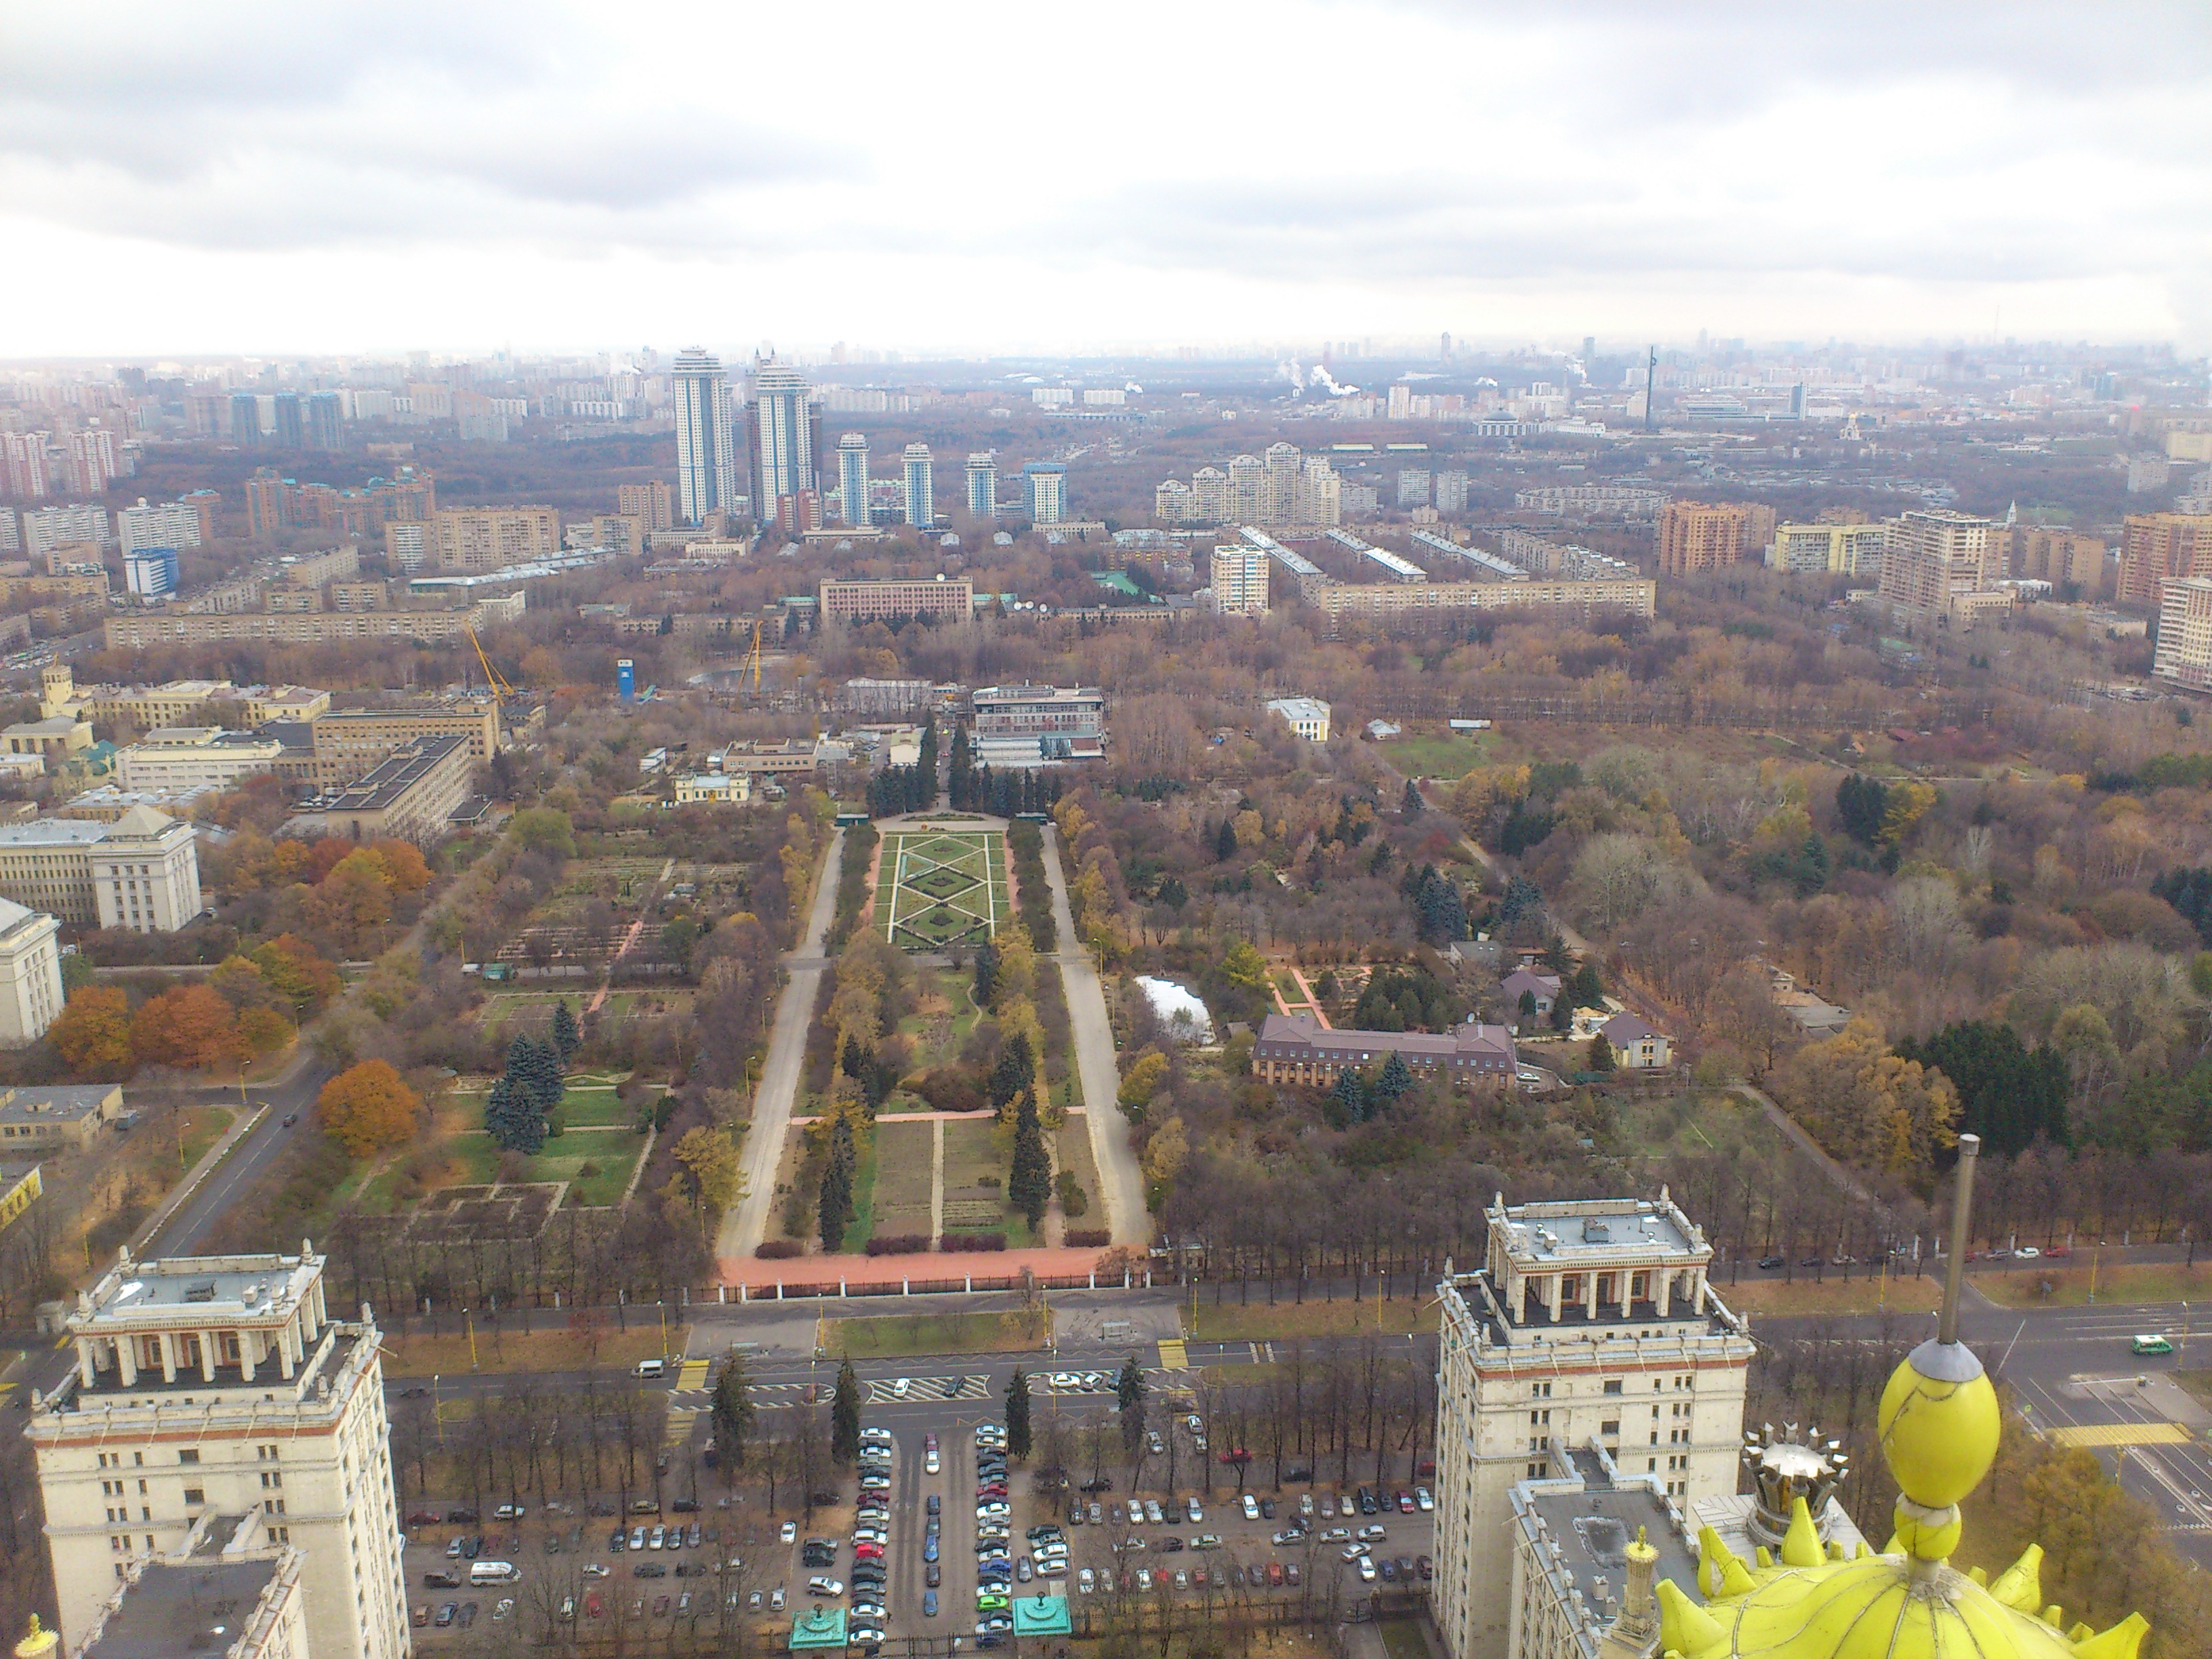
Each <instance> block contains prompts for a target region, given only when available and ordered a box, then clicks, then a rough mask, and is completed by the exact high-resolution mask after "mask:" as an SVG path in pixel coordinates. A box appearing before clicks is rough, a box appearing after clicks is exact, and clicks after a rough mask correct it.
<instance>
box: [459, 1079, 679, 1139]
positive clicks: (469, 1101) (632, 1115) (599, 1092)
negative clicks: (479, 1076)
mask: <svg viewBox="0 0 2212 1659" xmlns="http://www.w3.org/2000/svg"><path fill="white" fill-rule="evenodd" d="M488 1093H489V1091H486V1090H482V1089H456V1090H454V1091H453V1099H454V1100H455V1101H457V1102H461V1103H465V1105H466V1106H467V1109H468V1118H467V1122H466V1127H470V1128H481V1127H483V1109H484V1099H485V1097H486V1095H487V1094H488ZM636 1117H637V1115H636V1112H635V1110H634V1109H632V1108H630V1107H628V1106H625V1105H623V1103H622V1102H621V1101H620V1100H618V1099H617V1098H616V1097H615V1087H614V1085H612V1084H611V1083H606V1084H600V1083H574V1084H571V1085H568V1089H567V1090H566V1091H563V1093H562V1096H561V1119H562V1122H564V1123H566V1124H567V1125H568V1127H570V1128H572V1129H583V1128H592V1127H605V1128H621V1129H628V1128H629V1127H630V1126H631V1125H632V1124H633V1123H635V1121H636Z"/></svg>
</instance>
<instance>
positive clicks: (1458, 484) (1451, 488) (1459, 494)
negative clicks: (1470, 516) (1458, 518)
mask: <svg viewBox="0 0 2212 1659" xmlns="http://www.w3.org/2000/svg"><path fill="white" fill-rule="evenodd" d="M1466 511H1467V474H1466V473H1464V472H1439V473H1437V512H1439V513H1464V512H1466Z"/></svg>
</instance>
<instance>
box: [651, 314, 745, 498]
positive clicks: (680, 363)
mask: <svg viewBox="0 0 2212 1659" xmlns="http://www.w3.org/2000/svg"><path fill="white" fill-rule="evenodd" d="M670 375H671V386H672V390H673V392H674V393H675V399H676V495H677V507H678V510H679V511H680V512H681V513H683V515H684V523H686V524H703V523H705V522H706V520H707V515H708V513H726V512H727V511H728V510H729V508H730V503H731V501H732V498H733V497H734V496H735V495H737V489H738V486H737V457H736V450H735V447H734V445H735V439H734V436H733V435H732V431H731V427H730V383H729V381H728V380H727V379H726V378H725V377H724V375H723V374H722V360H721V359H720V358H719V357H717V356H714V353H712V352H710V351H702V350H701V349H699V348H698V347H696V346H692V347H690V348H687V349H684V350H683V351H679V352H678V353H677V354H676V362H675V366H674V368H671V370H670ZM623 510H624V511H628V509H627V508H625V509H623Z"/></svg>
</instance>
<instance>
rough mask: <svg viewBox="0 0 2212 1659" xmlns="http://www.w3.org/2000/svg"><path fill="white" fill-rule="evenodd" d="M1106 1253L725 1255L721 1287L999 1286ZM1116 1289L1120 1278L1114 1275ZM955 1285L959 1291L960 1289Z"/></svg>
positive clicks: (1063, 1271) (1071, 1269)
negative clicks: (971, 1282)
mask: <svg viewBox="0 0 2212 1659" xmlns="http://www.w3.org/2000/svg"><path fill="white" fill-rule="evenodd" d="M1103 1254H1104V1252H1103V1251H1101V1250H1097V1249H1058V1250H1042V1249H1040V1250H961V1251H950V1252H945V1253H943V1254H939V1253H938V1252H935V1251H924V1252H922V1253H921V1254H919V1255H797V1256H791V1257H788V1258H787V1259H786V1260H784V1261H762V1260H761V1259H760V1258H759V1257H757V1256H752V1255H740V1256H732V1255H724V1256H723V1257H722V1258H721V1261H720V1267H721V1270H722V1282H723V1283H724V1284H726V1285H745V1286H747V1287H749V1288H750V1289H751V1291H753V1293H754V1294H755V1295H758V1294H759V1291H760V1289H761V1287H763V1286H767V1287H769V1294H770V1295H774V1294H775V1291H774V1288H773V1287H774V1286H775V1285H793V1286H794V1287H796V1286H801V1285H803V1286H805V1287H807V1293H808V1294H810V1295H811V1294H814V1293H816V1292H817V1291H818V1290H819V1288H820V1287H822V1286H824V1285H827V1286H829V1287H831V1288H834V1287H836V1285H840V1284H843V1285H896V1284H898V1283H899V1282H900V1281H901V1280H902V1279H912V1280H913V1281H914V1282H915V1283H916V1284H921V1283H923V1282H925V1281H927V1282H928V1283H930V1284H933V1285H938V1286H940V1287H941V1286H942V1285H944V1284H945V1281H946V1280H948V1279H951V1280H954V1281H957V1280H960V1279H965V1278H967V1277H969V1276H970V1275H973V1276H974V1277H975V1279H978V1280H986V1279H987V1280H990V1281H992V1282H994V1283H996V1282H997V1281H999V1280H1001V1279H1018V1278H1019V1277H1021V1273H1022V1270H1023V1269H1024V1268H1027V1269H1029V1270H1030V1272H1032V1273H1036V1274H1037V1275H1038V1276H1039V1277H1040V1278H1054V1279H1067V1278H1073V1277H1074V1276H1075V1275H1077V1274H1079V1273H1090V1272H1091V1270H1092V1269H1093V1268H1094V1267H1097V1262H1098V1258H1099V1257H1100V1256H1101V1255H1103ZM1114 1282H1115V1284H1116V1285H1119V1284H1120V1283H1121V1277H1120V1275H1119V1274H1118V1273H1117V1274H1116V1275H1115V1281H1114ZM956 1288H957V1284H956Z"/></svg>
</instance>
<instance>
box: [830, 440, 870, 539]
mask: <svg viewBox="0 0 2212 1659" xmlns="http://www.w3.org/2000/svg"><path fill="white" fill-rule="evenodd" d="M837 493H838V495H839V497H840V498H841V499H842V501H843V502H844V504H845V522H846V523H847V524H850V525H860V526H866V524H867V523H868V440H867V435H866V434H865V433H860V432H848V433H847V434H846V435H844V436H843V437H842V438H840V439H838V440H837Z"/></svg>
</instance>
